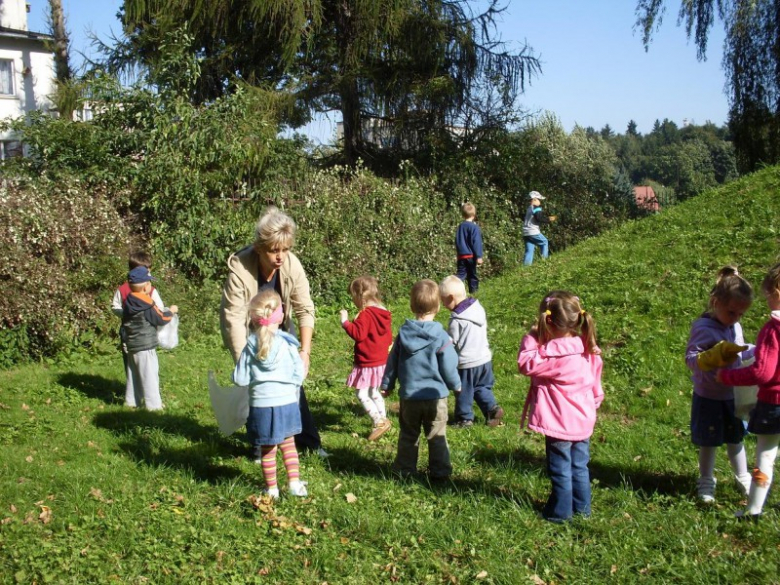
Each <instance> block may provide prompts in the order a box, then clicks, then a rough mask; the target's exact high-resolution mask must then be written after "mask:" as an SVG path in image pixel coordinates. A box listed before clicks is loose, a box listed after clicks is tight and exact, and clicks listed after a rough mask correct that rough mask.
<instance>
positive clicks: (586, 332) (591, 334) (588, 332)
mask: <svg viewBox="0 0 780 585" xmlns="http://www.w3.org/2000/svg"><path fill="white" fill-rule="evenodd" d="M580 331H581V332H582V340H583V341H584V342H585V349H586V350H587V351H588V353H598V346H597V345H596V323H595V322H594V321H593V317H591V316H590V313H588V312H587V311H586V310H585V309H582V310H581V311H580Z"/></svg>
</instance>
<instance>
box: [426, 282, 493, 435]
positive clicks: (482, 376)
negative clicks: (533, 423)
mask: <svg viewBox="0 0 780 585" xmlns="http://www.w3.org/2000/svg"><path fill="white" fill-rule="evenodd" d="M439 293H440V295H441V302H442V304H443V305H444V306H445V307H447V308H448V309H449V310H450V311H452V313H451V315H450V322H449V325H448V327H447V332H448V333H449V334H450V337H451V338H452V342H453V343H454V344H455V351H456V352H457V354H458V374H459V375H460V382H461V391H460V394H458V395H457V396H456V398H455V422H454V426H456V427H459V428H468V427H471V426H472V425H473V424H474V409H473V407H472V405H473V403H474V402H476V403H477V406H479V409H480V410H481V411H482V415H483V416H484V417H485V423H486V424H487V425H488V426H490V427H497V426H500V425H501V424H502V422H501V419H503V418H504V409H503V408H501V407H500V406H499V405H498V402H496V397H495V395H494V394H493V386H494V385H495V383H496V379H495V376H493V362H492V360H493V354H492V353H491V351H490V345H489V343H488V337H487V316H486V315H485V309H484V308H483V307H482V305H481V304H480V302H479V301H478V300H477V299H475V298H474V297H469V296H468V295H466V287H465V285H464V284H463V281H462V280H461V279H460V278H458V277H457V276H448V277H447V278H445V279H444V280H443V281H442V282H441V284H440V285H439Z"/></svg>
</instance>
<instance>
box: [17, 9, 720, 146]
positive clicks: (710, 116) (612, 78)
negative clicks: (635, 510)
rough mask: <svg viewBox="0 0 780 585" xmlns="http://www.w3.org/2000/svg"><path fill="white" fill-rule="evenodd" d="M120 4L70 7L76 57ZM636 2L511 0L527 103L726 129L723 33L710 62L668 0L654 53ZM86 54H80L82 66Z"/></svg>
mask: <svg viewBox="0 0 780 585" xmlns="http://www.w3.org/2000/svg"><path fill="white" fill-rule="evenodd" d="M121 3H122V2H121V0H63V5H64V9H65V13H66V18H67V24H68V30H69V31H70V32H71V37H72V51H73V52H74V53H76V52H77V51H82V52H87V53H88V52H89V41H88V39H87V32H88V31H90V30H92V31H94V32H95V33H97V35H98V36H99V37H101V38H103V39H106V40H107V39H108V37H109V33H110V31H111V30H112V29H113V31H114V32H115V33H119V31H120V30H121V27H120V26H119V22H118V20H117V19H116V13H117V12H118V10H119V6H120V5H121ZM30 4H31V12H30V15H29V28H30V29H31V30H37V31H41V32H45V31H46V29H47V25H46V12H47V10H48V2H47V1H46V0H30ZM635 4H636V3H635V1H634V0H545V1H540V0H511V1H509V2H508V8H507V10H506V12H505V14H504V16H503V18H502V20H501V22H500V23H499V30H500V34H501V37H502V39H503V40H504V41H506V42H508V43H509V44H510V46H512V44H516V43H528V44H529V45H530V46H531V47H533V49H534V52H535V53H536V55H537V56H539V57H540V58H541V60H542V68H543V72H542V75H541V76H539V77H537V78H535V79H533V80H532V81H531V84H530V85H529V86H527V87H526V92H525V95H524V96H523V98H522V100H521V105H522V106H523V108H524V109H526V110H528V111H529V112H542V111H550V112H553V113H554V114H555V115H556V116H557V117H558V118H559V119H560V120H561V122H562V124H563V126H564V128H566V129H567V130H571V129H572V128H573V127H574V125H575V124H579V125H581V126H593V127H594V128H596V129H600V128H602V127H603V126H604V125H605V124H609V125H610V126H611V127H612V129H613V130H614V131H616V132H621V133H622V132H625V129H626V126H627V124H628V122H629V120H631V119H633V120H635V121H636V123H637V124H638V127H639V131H640V132H641V133H647V132H650V130H652V126H653V122H654V121H655V120H656V119H661V120H663V119H664V118H669V119H670V120H672V121H673V122H675V123H676V124H678V125H682V124H683V123H684V121H685V120H687V121H689V122H694V123H696V124H703V123H705V122H707V121H711V122H714V123H715V124H718V125H722V124H724V123H725V122H726V118H727V115H728V101H727V98H726V95H725V94H724V91H723V90H724V84H725V76H724V74H723V71H722V69H721V59H722V45H723V29H722V26H720V24H719V25H718V28H716V29H715V30H713V31H712V33H711V34H710V42H709V48H708V51H707V60H706V61H705V62H700V61H698V60H697V58H696V47H695V46H694V44H693V43H692V42H689V41H688V39H687V38H686V36H685V30H684V29H683V28H680V27H677V26H676V21H677V9H678V7H679V5H680V1H679V0H667V5H668V11H667V14H666V15H665V18H664V22H663V24H662V26H661V28H660V30H659V31H657V33H656V34H655V38H654V41H653V43H652V45H651V46H650V50H649V51H648V52H645V50H644V47H643V46H642V41H641V37H640V35H639V32H636V33H635V32H634V31H633V25H634V22H635V20H636V15H635V12H634V7H635ZM79 62H80V57H78V55H75V54H74V63H76V64H78V63H79ZM336 121H337V117H336V115H334V116H331V118H330V119H325V120H319V121H317V122H314V123H313V124H312V125H311V126H310V128H309V129H308V133H309V134H310V135H311V136H312V138H313V139H315V140H317V141H325V142H327V141H328V140H329V139H330V138H331V136H332V131H333V126H334V124H335V122H336Z"/></svg>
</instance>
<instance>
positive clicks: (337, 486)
mask: <svg viewBox="0 0 780 585" xmlns="http://www.w3.org/2000/svg"><path fill="white" fill-rule="evenodd" d="M340 489H341V484H340V483H337V484H336V485H335V487H334V488H333V491H334V492H337V491H339V490H340Z"/></svg>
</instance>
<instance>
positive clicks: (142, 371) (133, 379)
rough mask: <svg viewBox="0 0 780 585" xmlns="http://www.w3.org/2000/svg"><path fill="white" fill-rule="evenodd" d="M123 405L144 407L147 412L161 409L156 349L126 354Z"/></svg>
mask: <svg viewBox="0 0 780 585" xmlns="http://www.w3.org/2000/svg"><path fill="white" fill-rule="evenodd" d="M125 404H126V405H127V406H131V407H133V408H136V407H139V406H146V409H147V410H160V409H161V408H162V407H163V404H162V398H161V397H160V366H159V363H158V362H157V349H147V350H145V351H139V352H136V353H128V354H127V386H126V388H125Z"/></svg>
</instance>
